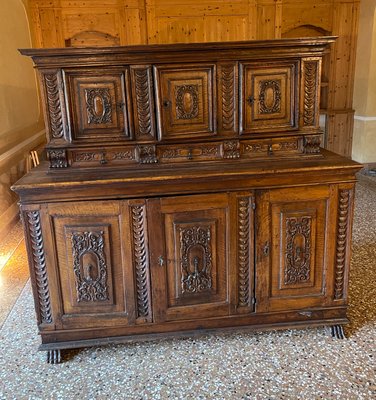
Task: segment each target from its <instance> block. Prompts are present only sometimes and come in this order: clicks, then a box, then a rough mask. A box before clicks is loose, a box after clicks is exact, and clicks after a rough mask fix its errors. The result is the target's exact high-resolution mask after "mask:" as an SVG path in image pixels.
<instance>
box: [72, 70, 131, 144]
mask: <svg viewBox="0 0 376 400" xmlns="http://www.w3.org/2000/svg"><path fill="white" fill-rule="evenodd" d="M127 78H128V72H127V71H112V70H103V71H101V70H99V71H98V70H92V71H82V72H81V71H77V70H72V71H69V70H68V71H65V79H66V81H67V90H68V98H69V99H70V102H71V104H70V107H69V108H70V114H71V117H70V118H71V127H72V128H71V139H72V140H73V141H79V140H85V141H98V140H99V141H101V140H103V141H105V140H108V139H129V138H130V130H129V122H128V104H127V96H126V90H128V82H127Z"/></svg>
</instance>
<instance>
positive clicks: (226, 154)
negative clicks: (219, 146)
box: [223, 140, 240, 159]
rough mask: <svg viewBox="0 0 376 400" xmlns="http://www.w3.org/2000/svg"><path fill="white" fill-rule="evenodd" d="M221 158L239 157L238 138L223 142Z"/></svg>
mask: <svg viewBox="0 0 376 400" xmlns="http://www.w3.org/2000/svg"><path fill="white" fill-rule="evenodd" d="M223 158H230V159H232V158H240V142H239V140H229V141H227V142H224V143H223Z"/></svg>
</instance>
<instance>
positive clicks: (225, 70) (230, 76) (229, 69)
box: [221, 65, 236, 131]
mask: <svg viewBox="0 0 376 400" xmlns="http://www.w3.org/2000/svg"><path fill="white" fill-rule="evenodd" d="M234 80H235V72H234V66H233V65H226V66H223V67H222V68H221V86H222V127H223V130H225V131H228V130H233V129H234V123H235V101H236V97H235V94H234Z"/></svg>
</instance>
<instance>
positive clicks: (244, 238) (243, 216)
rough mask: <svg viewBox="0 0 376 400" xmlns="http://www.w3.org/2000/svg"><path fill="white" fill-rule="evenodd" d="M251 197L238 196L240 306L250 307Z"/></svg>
mask: <svg viewBox="0 0 376 400" xmlns="http://www.w3.org/2000/svg"><path fill="white" fill-rule="evenodd" d="M249 208H250V199H249V198H248V197H241V198H238V204H237V210H238V306H239V307H249V306H250V305H251V302H252V299H251V294H250V286H249V283H250V282H249V278H250V271H249V268H250V256H249V252H250V248H249V246H250V222H249Z"/></svg>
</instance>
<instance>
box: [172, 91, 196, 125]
mask: <svg viewBox="0 0 376 400" xmlns="http://www.w3.org/2000/svg"><path fill="white" fill-rule="evenodd" d="M175 102H176V118H177V119H194V118H197V117H198V113H199V109H198V85H182V86H177V87H176V89H175Z"/></svg>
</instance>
